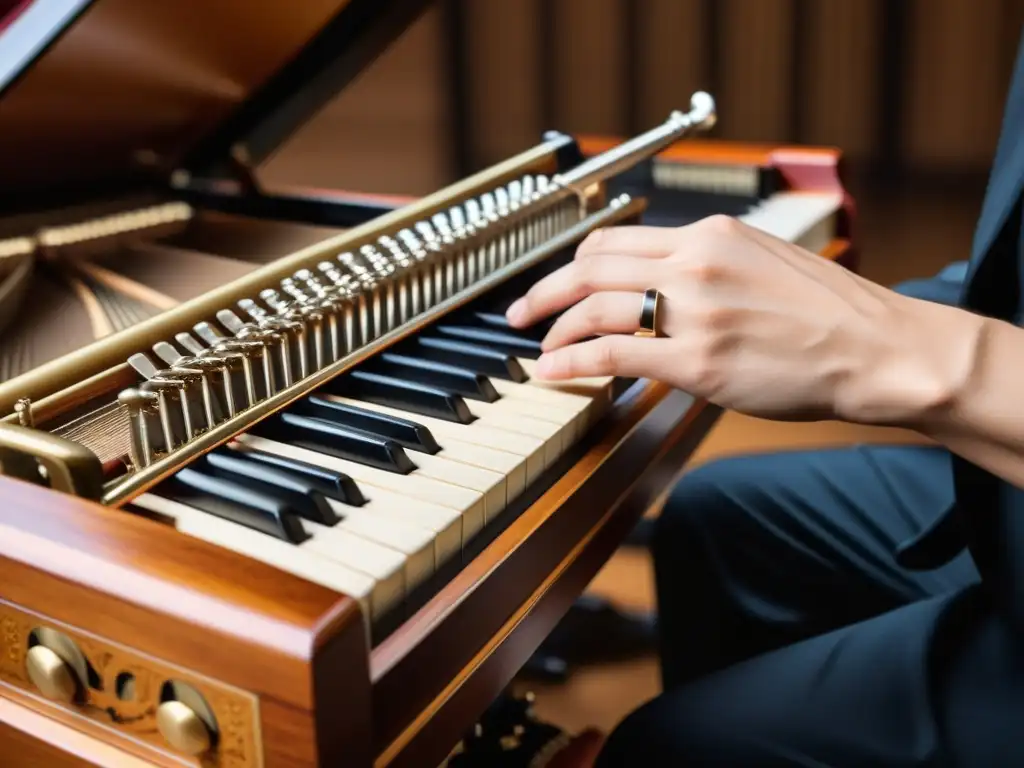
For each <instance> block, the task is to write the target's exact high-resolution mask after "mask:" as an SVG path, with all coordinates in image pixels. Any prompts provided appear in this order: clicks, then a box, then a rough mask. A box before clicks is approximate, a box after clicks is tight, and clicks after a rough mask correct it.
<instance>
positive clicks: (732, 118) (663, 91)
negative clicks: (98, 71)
mask: <svg viewBox="0 0 1024 768" xmlns="http://www.w3.org/2000/svg"><path fill="white" fill-rule="evenodd" d="M1022 21H1024V0H441V1H440V2H438V4H437V6H436V7H435V8H434V9H433V10H432V11H430V12H429V13H428V14H427V15H426V16H424V17H423V18H422V19H421V20H420V21H419V22H418V23H417V25H416V26H415V27H414V28H413V29H411V30H410V31H409V32H408V33H407V34H406V35H405V36H404V37H403V38H402V39H401V40H400V41H399V42H398V43H397V44H396V45H395V46H394V47H393V48H392V49H390V50H389V51H388V52H387V53H386V54H385V55H384V56H383V57H382V58H381V59H379V60H378V61H377V63H376V64H375V65H374V66H373V67H372V69H370V70H368V71H367V72H366V73H365V74H364V76H363V77H362V78H361V79H360V80H359V81H358V82H357V83H355V84H354V85H353V86H351V87H350V88H349V89H348V90H347V91H346V92H345V93H343V94H342V95H340V96H339V97H338V98H337V99H336V100H335V102H334V103H332V104H331V105H330V106H329V107H328V108H327V109H325V110H324V112H323V113H322V114H321V115H320V116H319V117H318V118H317V119H316V120H314V121H313V122H312V123H310V124H309V125H308V126H307V127H306V128H305V129H303V131H302V132H300V133H299V134H297V135H296V136H295V137H294V138H293V140H292V141H290V142H289V144H288V145H286V147H285V148H284V149H283V150H282V151H281V152H280V153H279V154H278V155H277V156H276V157H275V158H273V159H272V160H271V161H270V162H269V164H268V165H267V166H266V169H265V173H266V174H267V176H268V178H269V180H273V181H278V180H281V181H296V180H298V181H303V182H305V183H317V184H327V185H341V186H346V187H349V188H355V189H362V190H368V191H386V192H406V193H412V194H419V193H423V192H427V191H430V190H432V189H436V188H437V187H439V186H441V185H443V184H445V183H448V182H449V181H451V180H453V179H455V178H458V177H460V176H463V175H465V174H466V173H468V172H471V171H473V170H475V169H478V168H480V167H483V166H485V165H487V164H489V163H493V162H495V161H497V160H500V159H502V158H504V157H506V156H508V155H510V154H512V153H514V152H517V151H519V150H521V149H524V148H526V147H528V146H530V145H532V144H534V143H536V141H537V140H538V138H539V136H540V135H541V133H542V132H543V131H544V130H545V129H549V128H556V129H558V130H563V131H567V132H571V133H602V134H618V135H624V134H630V133H634V132H637V131H640V130H643V129H644V128H647V127H649V126H652V125H654V124H656V123H657V122H659V121H661V120H662V119H664V118H665V116H666V115H667V114H668V112H669V111H670V110H672V109H674V108H678V107H682V108H685V107H686V105H687V100H688V97H689V94H690V93H691V92H692V91H693V90H694V89H697V88H704V89H707V90H709V91H711V92H712V93H713V94H714V95H715V97H716V99H717V101H718V105H719V114H720V117H719V126H718V129H717V131H716V136H717V137H719V138H723V139H730V140H737V141H749V142H792V143H800V144H824V145H834V146H839V147H840V148H842V149H843V150H844V152H845V153H846V156H847V158H848V159H849V161H850V162H851V165H852V166H853V167H854V168H856V169H859V170H864V171H865V172H866V173H868V172H869V173H871V174H873V175H875V176H876V177H879V176H881V175H883V174H884V175H887V176H888V177H889V178H906V177H910V176H914V175H921V174H927V175H929V176H934V177H938V178H948V179H950V180H951V181H953V180H957V179H960V178H962V177H964V176H977V175H978V174H981V173H983V172H984V170H985V169H986V167H987V165H988V163H989V161H990V159H991V154H992V151H993V148H994V144H995V141H996V137H997V134H998V129H999V119H1000V113H1001V109H1002V100H1003V96H1004V93H1005V89H1006V86H1007V80H1008V75H1009V70H1010V67H1011V64H1012V59H1013V56H1014V54H1015V52H1016V47H1017V44H1018V42H1019V40H1020V34H1021V25H1022Z"/></svg>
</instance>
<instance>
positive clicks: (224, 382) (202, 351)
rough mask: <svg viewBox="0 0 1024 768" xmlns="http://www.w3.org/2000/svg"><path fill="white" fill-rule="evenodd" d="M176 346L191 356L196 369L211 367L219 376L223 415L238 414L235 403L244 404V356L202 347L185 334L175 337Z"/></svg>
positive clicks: (227, 416)
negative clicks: (203, 366) (202, 366)
mask: <svg viewBox="0 0 1024 768" xmlns="http://www.w3.org/2000/svg"><path fill="white" fill-rule="evenodd" d="M174 340H175V341H176V342H177V343H178V346H179V347H181V348H182V349H184V350H185V351H186V352H188V353H189V354H190V355H192V357H193V359H195V360H196V367H199V366H200V365H205V366H211V367H213V368H214V369H216V370H218V371H219V372H220V375H221V386H222V390H221V394H220V398H219V399H220V402H221V403H222V405H223V406H224V415H225V417H226V418H231V417H232V416H234V415H235V414H236V413H237V412H238V406H237V405H236V403H242V402H245V379H244V373H243V372H242V367H243V366H242V361H243V360H244V359H245V356H244V355H243V354H242V353H240V352H227V351H225V352H221V353H218V352H216V351H214V350H212V349H208V348H206V347H204V346H203V345H202V344H201V343H200V342H198V341H197V340H196V339H195V338H193V337H192V336H191V335H189V334H187V333H179V334H177V335H175V337H174Z"/></svg>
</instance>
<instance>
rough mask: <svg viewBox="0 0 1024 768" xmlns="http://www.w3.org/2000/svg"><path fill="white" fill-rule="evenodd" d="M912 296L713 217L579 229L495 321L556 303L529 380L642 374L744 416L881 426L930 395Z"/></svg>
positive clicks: (922, 322) (927, 343)
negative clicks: (670, 224)
mask: <svg viewBox="0 0 1024 768" xmlns="http://www.w3.org/2000/svg"><path fill="white" fill-rule="evenodd" d="M649 288H657V289H658V290H659V291H661V294H662V299H661V308H660V315H661V331H662V333H663V334H664V335H663V337H660V338H652V337H640V336H636V335H634V334H635V333H636V332H637V331H638V330H639V328H640V326H639V316H640V306H641V301H642V295H643V292H644V291H645V290H647V289H649ZM922 305H927V302H921V301H916V300H914V299H909V298H907V297H904V296H901V295H899V294H896V293H895V292H893V291H890V290H888V289H886V288H883V287H881V286H879V285H877V284H875V283H871V282H869V281H867V280H865V279H863V278H861V277H859V276H857V275H855V274H853V273H852V272H849V271H848V270H846V269H844V268H843V267H841V266H839V265H837V264H835V263H833V262H831V261H829V260H827V259H824V258H822V257H820V256H817V255H816V254H813V253H811V252H809V251H806V250H804V249H802V248H799V247H797V246H795V245H792V244H790V243H788V242H785V241H782V240H779V239H777V238H774V237H772V236H770V235H768V234H766V233H764V232H762V231H760V230H757V229H754V228H752V227H749V226H747V225H745V224H743V223H741V222H739V221H738V220H736V219H732V218H729V217H725V216H713V217H710V218H707V219H704V220H702V221H700V222H697V223H695V224H692V225H689V226H686V227H680V228H661V227H646V226H627V227H617V228H612V229H606V230H602V231H599V232H595V233H593V234H591V235H590V236H589V237H588V238H587V239H586V240H585V241H584V242H583V243H582V244H581V245H580V247H579V249H578V250H577V253H576V258H575V259H574V260H573V262H571V263H570V264H568V265H566V266H565V267H562V268H561V269H559V270H557V271H556V272H554V273H552V274H550V275H548V276H546V277H545V278H543V279H541V280H540V281H539V282H537V283H536V284H535V285H534V286H533V287H532V288H531V289H530V290H529V291H528V292H527V294H526V295H525V296H524V297H522V298H521V299H519V300H518V301H517V302H516V303H515V304H513V305H512V306H511V307H510V308H509V311H508V321H509V323H510V324H511V325H513V326H515V327H526V326H529V325H532V324H533V323H535V322H537V321H539V320H541V319H543V318H545V317H548V316H550V315H552V314H555V313H557V312H560V311H562V310H566V311H565V312H564V313H563V314H562V315H561V316H560V317H558V319H557V320H556V321H555V322H554V324H553V326H552V327H551V329H550V331H549V332H548V334H547V335H546V337H545V339H544V342H543V350H544V354H543V355H542V357H541V358H540V360H539V361H538V366H537V374H538V376H539V377H541V378H546V379H566V378H576V377H585V376H601V375H615V376H624V377H638V378H650V379H655V380H658V381H662V382H665V383H667V384H670V385H672V386H674V387H677V388H678V389H681V390H684V391H686V392H689V393H691V394H693V395H695V396H698V397H703V398H706V399H707V400H709V401H711V402H713V403H716V404H718V405H720V406H722V407H724V408H729V409H733V410H737V411H740V412H743V413H747V414H751V415H755V416H761V417H766V418H776V419H791V420H798V419H823V418H842V419H845V420H849V421H858V420H860V421H873V422H887V423H892V422H893V421H898V420H899V419H900V418H901V417H902V415H903V414H902V412H901V409H904V408H906V407H911V406H909V405H908V399H909V400H914V406H913V407H919V401H920V402H924V401H927V400H928V398H935V397H939V396H940V395H939V393H938V389H937V388H938V387H939V386H940V381H941V379H939V378H938V374H939V373H945V370H944V369H943V365H944V364H943V361H942V360H941V359H939V360H935V359H933V357H934V356H928V355H921V354H918V352H917V351H918V350H920V349H921V348H922V347H923V348H925V349H928V348H933V347H934V345H935V339H934V338H932V337H931V332H933V330H934V329H933V328H929V327H928V321H927V316H928V315H929V313H931V312H933V309H932V307H930V306H923V307H922ZM932 306H937V305H932ZM591 337H597V338H591ZM939 369H943V370H941V371H940V370H939Z"/></svg>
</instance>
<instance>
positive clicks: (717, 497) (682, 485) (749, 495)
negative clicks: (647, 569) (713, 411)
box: [656, 454, 782, 540]
mask: <svg viewBox="0 0 1024 768" xmlns="http://www.w3.org/2000/svg"><path fill="white" fill-rule="evenodd" d="M778 464H779V457H778V456H776V455H772V454H764V455H756V456H737V457H731V458H726V459H719V460H717V461H712V462H709V463H707V464H703V465H701V466H699V467H697V468H695V469H693V470H691V471H689V472H687V473H686V474H684V475H683V476H682V477H681V478H680V479H679V481H678V482H677V483H676V485H675V487H674V488H673V489H672V491H671V493H670V494H669V497H668V499H667V500H666V502H665V506H664V508H663V509H662V511H661V515H660V516H659V518H658V523H657V527H656V534H660V535H663V536H675V535H677V534H680V533H684V532H685V533H688V534H689V533H692V532H693V530H694V528H702V529H703V528H706V527H707V526H717V525H720V524H724V525H726V526H728V525H729V524H730V523H731V522H733V521H735V518H736V516H737V515H738V514H742V513H744V511H745V510H746V509H747V508H749V506H750V505H751V504H756V503H758V499H760V498H770V497H771V496H772V495H773V494H774V491H775V490H776V489H777V488H778V487H779V484H780V483H781V482H782V480H781V479H780V477H779V467H778ZM656 540H657V539H656Z"/></svg>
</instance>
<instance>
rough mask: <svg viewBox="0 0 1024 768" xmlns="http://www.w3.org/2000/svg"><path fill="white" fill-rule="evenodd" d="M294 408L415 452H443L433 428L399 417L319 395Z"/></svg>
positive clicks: (293, 406)
mask: <svg viewBox="0 0 1024 768" xmlns="http://www.w3.org/2000/svg"><path fill="white" fill-rule="evenodd" d="M292 409H293V410H298V411H299V412H301V413H305V414H306V415H308V416H315V417H316V418H318V419H324V420H325V421H333V422H334V423H336V424H344V425H345V426H349V427H354V428H355V429H359V430H362V431H363V432H370V433H371V434H374V435H380V436H381V437H385V438H387V439H389V440H394V441H395V442H396V443H398V444H399V445H402V446H405V447H406V448H408V449H410V450H413V451H420V452H421V453H430V454H434V453H437V452H438V451H440V450H441V446H440V445H438V444H437V440H435V439H434V436H433V435H432V434H431V433H430V430H429V429H427V428H426V427H424V426H423V425H422V424H417V423H416V422H414V421H408V420H407V419H400V418H398V417H397V416H390V415H388V414H386V413H377V412H375V411H368V410H366V409H365V408H357V407H356V406H354V405H349V404H348V403H337V402H335V401H333V400H327V399H325V398H323V397H319V396H317V395H310V396H309V397H307V398H305V399H304V400H300V401H298V402H297V403H294V404H293V405H292Z"/></svg>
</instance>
